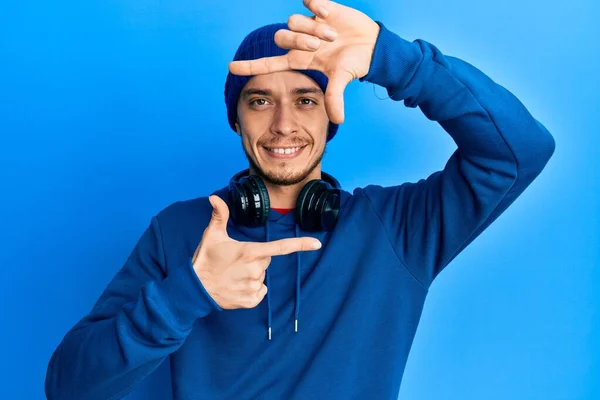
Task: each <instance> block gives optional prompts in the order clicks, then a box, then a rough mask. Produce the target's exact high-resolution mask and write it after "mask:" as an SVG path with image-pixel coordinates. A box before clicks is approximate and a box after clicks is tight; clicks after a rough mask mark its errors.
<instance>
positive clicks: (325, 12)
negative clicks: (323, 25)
mask: <svg viewBox="0 0 600 400" xmlns="http://www.w3.org/2000/svg"><path fill="white" fill-rule="evenodd" d="M319 14H321V18H327V17H328V16H329V11H328V10H327V9H326V8H325V7H319Z"/></svg>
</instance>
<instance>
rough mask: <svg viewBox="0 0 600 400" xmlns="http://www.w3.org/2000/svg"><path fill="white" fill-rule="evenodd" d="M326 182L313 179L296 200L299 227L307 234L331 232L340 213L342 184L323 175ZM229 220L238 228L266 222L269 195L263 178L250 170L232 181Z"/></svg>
mask: <svg viewBox="0 0 600 400" xmlns="http://www.w3.org/2000/svg"><path fill="white" fill-rule="evenodd" d="M321 175H322V176H323V179H313V180H311V181H309V182H307V183H306V185H304V187H303V188H302V190H301V191H300V194H299V195H298V198H297V199H296V208H295V215H296V223H297V224H298V225H300V227H301V228H302V229H303V230H306V231H319V230H325V231H331V230H332V229H333V227H334V226H335V224H336V222H337V218H338V214H339V212H340V192H341V185H340V183H339V182H338V181H337V180H336V179H335V178H334V177H333V176H331V175H329V174H327V173H325V172H321ZM228 200H229V204H230V206H229V207H230V214H231V215H230V217H231V219H232V221H233V222H234V223H235V224H237V225H244V226H247V227H256V226H261V225H264V224H265V223H266V222H267V218H268V216H269V210H270V201H269V193H268V191H267V187H266V186H265V184H264V182H263V180H262V178H261V177H260V176H258V175H250V174H249V170H248V169H245V170H243V171H240V172H238V173H237V174H235V175H234V176H233V177H232V178H231V180H230V181H229V193H228Z"/></svg>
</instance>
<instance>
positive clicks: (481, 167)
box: [356, 23, 555, 288]
mask: <svg viewBox="0 0 600 400" xmlns="http://www.w3.org/2000/svg"><path fill="white" fill-rule="evenodd" d="M379 25H380V27H381V30H380V34H379V37H378V39H377V43H376V46H375V49H374V54H373V59H372V61H371V67H370V70H369V73H368V74H367V76H365V77H363V78H361V81H367V82H371V83H374V84H377V85H380V86H382V87H384V88H386V89H387V92H388V95H389V96H390V98H391V99H392V100H395V101H400V100H403V101H404V104H405V106H407V107H411V108H416V107H419V108H420V110H421V111H422V112H423V114H424V115H425V116H426V117H427V118H428V119H430V120H432V121H436V122H437V123H438V124H439V125H440V126H441V127H442V128H443V129H444V130H445V131H446V132H447V133H448V134H449V135H450V136H451V137H452V139H453V141H454V142H455V143H456V145H457V150H456V151H455V152H454V153H453V154H452V156H451V157H450V158H449V160H448V161H447V163H446V164H445V166H444V168H443V169H442V170H441V171H437V172H435V173H433V174H431V175H430V176H428V177H427V178H423V179H421V180H419V181H418V182H406V183H402V184H399V185H397V186H389V187H382V186H379V185H369V186H366V187H364V188H362V189H357V191H356V193H357V194H359V195H363V196H365V197H366V198H367V199H368V201H369V203H370V204H371V206H372V209H373V210H374V212H375V213H376V214H377V217H378V219H379V220H380V222H381V224H382V225H383V227H384V229H385V230H386V232H387V234H388V237H389V240H390V242H391V244H392V246H393V247H394V249H395V251H396V254H397V255H398V257H399V259H400V261H401V262H402V263H403V264H404V265H405V267H406V268H407V269H408V270H409V271H410V272H411V273H412V274H413V276H415V278H416V279H417V280H418V281H419V282H420V283H421V284H422V285H423V286H424V287H426V288H428V287H429V285H430V284H431V283H432V281H433V279H434V278H435V277H436V276H437V275H438V274H439V273H440V272H441V271H442V270H443V269H444V268H445V267H446V266H447V265H448V263H450V262H451V261H452V260H453V259H454V258H455V257H456V256H457V255H458V254H459V253H460V252H461V251H462V250H463V249H464V248H465V247H466V246H468V245H469V244H470V243H471V242H472V241H473V240H474V239H475V238H476V237H477V236H479V235H480V234H481V233H482V232H483V230H485V229H486V228H487V227H488V226H489V225H490V224H491V223H492V222H493V221H494V220H495V219H497V218H498V216H499V215H501V214H502V213H503V212H504V211H505V210H506V209H507V208H508V207H509V206H510V205H511V204H512V203H513V202H514V201H515V199H516V198H517V197H518V196H519V195H520V194H521V193H522V192H523V191H524V190H525V189H526V188H527V187H528V186H529V184H531V182H532V181H533V180H534V179H535V178H536V177H537V176H538V175H539V174H540V173H541V171H542V170H543V168H544V167H545V165H546V164H547V162H548V161H549V159H550V158H551V156H552V154H553V153H554V149H555V142H554V139H553V137H552V136H551V134H550V133H549V132H548V131H547V130H546V128H545V127H544V126H543V125H542V124H541V123H539V122H538V121H537V120H536V119H535V118H533V117H532V116H531V115H530V113H529V112H528V111H527V109H526V108H525V107H524V106H523V104H521V102H520V101H519V100H518V99H517V98H516V97H515V96H514V95H513V94H511V93H510V92H509V91H508V90H506V89H505V88H504V87H502V86H500V85H498V84H496V83H495V82H494V81H492V80H491V79H490V78H489V77H488V76H486V75H485V74H483V73H482V72H481V71H479V70H478V69H476V68H475V67H473V66H472V65H470V64H468V63H467V62H465V61H462V60H460V59H458V58H455V57H449V56H444V55H443V54H442V53H441V52H440V51H439V50H438V49H437V48H436V47H435V46H433V45H431V44H429V43H427V42H425V41H423V40H415V41H414V42H409V41H406V40H404V39H402V38H401V37H399V36H398V35H396V34H394V33H393V32H391V31H389V30H388V29H386V27H385V26H384V25H383V24H381V23H379Z"/></svg>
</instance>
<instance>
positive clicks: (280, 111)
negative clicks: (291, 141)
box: [271, 104, 298, 135]
mask: <svg viewBox="0 0 600 400" xmlns="http://www.w3.org/2000/svg"><path fill="white" fill-rule="evenodd" d="M271 130H272V132H273V133H275V134H278V135H291V134H295V133H298V118H297V115H296V112H295V110H294V108H293V106H292V105H290V104H278V105H277V107H276V108H275V112H274V115H273V123H272V124H271Z"/></svg>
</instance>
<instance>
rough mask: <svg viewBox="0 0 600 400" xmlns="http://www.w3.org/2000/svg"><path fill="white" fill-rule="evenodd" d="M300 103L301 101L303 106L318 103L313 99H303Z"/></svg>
mask: <svg viewBox="0 0 600 400" xmlns="http://www.w3.org/2000/svg"><path fill="white" fill-rule="evenodd" d="M300 103H301V104H302V105H303V106H310V105H312V104H317V103H316V102H315V101H314V100H313V99H301V100H300Z"/></svg>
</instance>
